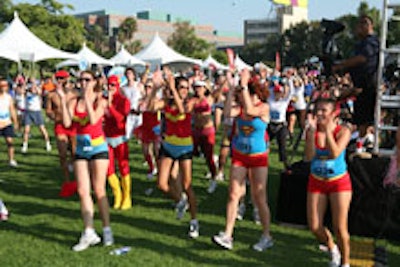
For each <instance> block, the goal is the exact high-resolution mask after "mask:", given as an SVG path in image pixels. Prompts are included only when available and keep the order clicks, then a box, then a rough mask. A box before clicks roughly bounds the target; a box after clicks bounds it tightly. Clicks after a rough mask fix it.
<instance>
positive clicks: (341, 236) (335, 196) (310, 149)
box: [305, 98, 352, 267]
mask: <svg viewBox="0 0 400 267" xmlns="http://www.w3.org/2000/svg"><path fill="white" fill-rule="evenodd" d="M350 136H351V131H350V129H349V128H348V127H346V126H342V125H339V124H338V118H337V111H336V103H335V101H334V100H332V99H328V98H325V99H324V98H321V99H319V100H317V102H316V105H315V114H314V115H312V116H310V117H309V118H308V127H307V131H306V150H305V159H306V160H308V161H311V173H310V177H309V180H308V188H307V191H308V193H307V219H308V224H309V227H310V230H311V231H312V233H313V234H314V235H315V236H316V238H317V239H318V241H319V242H321V243H323V244H326V245H327V247H328V249H329V251H330V255H331V259H330V266H344V267H347V266H350V265H349V263H350V236H349V232H348V227H347V218H348V212H349V207H350V201H351V196H352V187H351V180H350V176H349V173H348V172H347V165H346V161H345V153H346V151H345V150H346V147H347V144H348V143H349V141H350ZM328 202H329V204H330V207H331V211H332V225H333V232H334V234H335V236H336V238H337V244H338V246H336V245H335V243H334V240H333V238H332V234H331V232H330V231H329V230H328V229H327V228H326V227H324V224H323V223H324V216H325V212H326V208H327V205H328Z"/></svg>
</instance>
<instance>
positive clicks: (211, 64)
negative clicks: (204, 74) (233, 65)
mask: <svg viewBox="0 0 400 267" xmlns="http://www.w3.org/2000/svg"><path fill="white" fill-rule="evenodd" d="M202 67H203V68H205V69H208V68H215V69H217V70H228V69H229V68H228V66H225V65H223V64H221V63H219V62H218V61H217V60H216V59H215V58H213V57H212V56H211V55H208V57H207V58H206V59H205V60H204V61H203V64H202Z"/></svg>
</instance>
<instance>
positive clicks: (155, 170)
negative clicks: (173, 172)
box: [151, 168, 158, 176]
mask: <svg viewBox="0 0 400 267" xmlns="http://www.w3.org/2000/svg"><path fill="white" fill-rule="evenodd" d="M151 173H152V174H153V176H156V175H157V174H158V170H157V168H154V169H153V171H152V172H151Z"/></svg>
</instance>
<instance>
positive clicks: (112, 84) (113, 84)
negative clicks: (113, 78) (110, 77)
mask: <svg viewBox="0 0 400 267" xmlns="http://www.w3.org/2000/svg"><path fill="white" fill-rule="evenodd" d="M108 86H112V87H115V86H117V84H115V83H109V84H108Z"/></svg>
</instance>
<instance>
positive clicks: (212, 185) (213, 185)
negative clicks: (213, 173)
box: [207, 180, 218, 194]
mask: <svg viewBox="0 0 400 267" xmlns="http://www.w3.org/2000/svg"><path fill="white" fill-rule="evenodd" d="M217 186H218V184H217V181H216V180H210V185H209V186H208V188H207V193H209V194H212V193H214V192H215V189H217Z"/></svg>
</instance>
